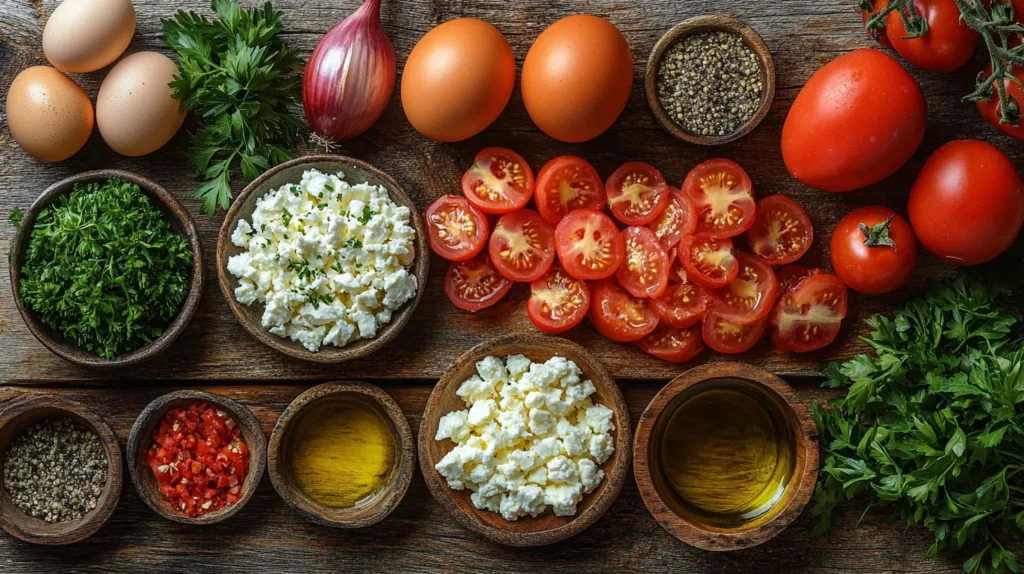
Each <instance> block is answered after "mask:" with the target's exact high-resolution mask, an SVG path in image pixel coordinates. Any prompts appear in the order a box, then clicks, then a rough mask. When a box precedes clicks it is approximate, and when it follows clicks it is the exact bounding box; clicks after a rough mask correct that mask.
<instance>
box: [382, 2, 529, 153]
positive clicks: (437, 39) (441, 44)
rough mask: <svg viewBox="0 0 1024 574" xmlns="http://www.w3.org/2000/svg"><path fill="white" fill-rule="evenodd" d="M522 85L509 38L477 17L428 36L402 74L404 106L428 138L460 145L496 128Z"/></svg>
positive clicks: (443, 26)
mask: <svg viewBox="0 0 1024 574" xmlns="http://www.w3.org/2000/svg"><path fill="white" fill-rule="evenodd" d="M515 83H516V60H515V55H514V54H513V53H512V47H511V46H510V45H509V43H508V40H506V39H505V36H503V35H502V33H501V32H500V31H499V30H498V29H497V28H495V27H494V26H492V25H490V24H488V23H487V22H484V21H482V20H477V19H474V18H458V19H456V20H450V21H448V22H445V23H444V24H441V25H440V26H437V27H436V28H434V29H433V30H431V31H429V32H427V34H426V35H425V36H423V38H421V39H420V41H419V42H418V43H417V44H416V46H415V47H414V48H413V49H412V52H411V53H410V54H409V59H408V60H407V61H406V64H405V69H404V70H403V71H402V107H403V108H404V109H405V115H406V117H407V118H409V123H411V124H412V125H413V127H414V128H416V130H417V131H419V132H420V133H421V134H423V135H425V136H427V137H428V138H431V139H434V140H437V141H443V142H454V141H459V140H464V139H466V138H469V137H472V136H474V135H476V134H478V133H480V132H481V131H483V130H484V129H485V128H486V127H487V126H489V125H491V124H492V123H494V120H496V119H497V118H498V116H499V115H500V114H501V111H502V110H504V109H505V106H506V105H507V104H508V101H509V98H511V97H512V90H513V89H514V88H515Z"/></svg>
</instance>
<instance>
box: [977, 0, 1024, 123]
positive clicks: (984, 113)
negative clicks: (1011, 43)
mask: <svg viewBox="0 0 1024 574" xmlns="http://www.w3.org/2000/svg"><path fill="white" fill-rule="evenodd" d="M1021 16H1022V17H1024V14H1021ZM991 73H992V65H991V64H990V65H989V66H988V67H986V68H985V75H986V76H988V75H990V74H991ZM1008 73H1009V74H1011V75H1012V76H1013V77H1014V78H1016V79H1017V82H1024V68H1022V67H1014V68H1011V69H1010V70H1009V71H1008ZM1017 82H1014V81H1013V80H1011V79H1010V78H1006V79H1004V80H1003V87H1004V88H1005V90H1006V94H1007V95H1008V96H1009V97H1010V98H1011V100H1012V101H1015V102H1017V105H1018V106H1020V107H1021V108H1022V109H1024V88H1022V87H1021V84H1019V83H1017ZM977 105H978V112H980V113H981V117H983V118H985V121H986V122H988V123H989V124H991V125H992V126H994V127H995V128H996V129H997V130H999V131H1001V132H1003V133H1004V134H1006V135H1008V136H1010V137H1011V138H1013V139H1015V140H1017V141H1024V119H1021V121H1019V122H1017V125H1016V126H1014V125H1013V124H1004V123H1000V122H1001V120H1002V119H1003V113H1002V110H1001V109H1000V107H999V94H998V93H997V91H996V89H995V86H993V87H992V96H991V97H990V98H989V99H987V100H981V101H980V102H978V104H977Z"/></svg>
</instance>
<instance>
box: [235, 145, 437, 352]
mask: <svg viewBox="0 0 1024 574" xmlns="http://www.w3.org/2000/svg"><path fill="white" fill-rule="evenodd" d="M415 213H416V206H415V204H414V203H413V202H412V199H410V198H409V196H408V195H407V194H406V193H405V192H404V191H403V190H402V188H401V186H400V185H399V184H398V182H397V181H395V180H394V178H392V177H391V176H389V175H388V174H386V173H384V172H382V171H380V170H378V169H376V168H374V167H373V166H371V165H370V164H368V163H366V162H363V161H360V160H357V159H353V158H349V157H344V156H337V155H317V156H306V157H302V158H298V159H295V160H292V161H289V162H286V163H283V164H281V165H279V166H277V167H275V168H273V169H271V170H269V171H267V172H266V173H264V174H263V175H262V176H261V177H259V178H258V179H256V180H255V181H253V182H252V183H251V184H249V186H248V187H246V188H245V190H244V191H243V192H242V194H241V195H240V196H239V197H238V199H237V200H235V202H234V204H233V205H232V207H231V209H230V210H229V211H228V213H227V216H226V217H225V219H224V224H223V226H222V227H221V230H220V235H219V237H218V240H217V276H218V279H219V283H220V287H221V291H222V292H223V293H224V297H225V298H226V299H227V301H228V304H229V305H230V307H231V310H232V311H233V312H234V313H235V315H236V316H237V317H238V320H239V322H240V323H241V325H242V327H244V328H245V329H246V330H247V331H248V332H249V333H250V334H252V335H253V336H254V337H256V338H257V339H259V340H260V341H262V342H263V343H265V344H266V345H268V346H269V347H271V348H273V349H276V350H277V351H280V352H281V353H284V354H286V355H289V356H292V357H295V358H298V359H304V360H308V361H315V362H320V363H340V362H342V361H348V360H351V359H357V358H360V357H365V356H366V355H369V354H370V353H373V352H374V351H376V350H377V349H380V348H381V347H383V346H384V345H386V344H387V343H388V342H389V341H391V340H392V339H393V338H394V337H395V336H396V335H397V334H398V333H399V332H400V331H401V330H402V328H403V327H404V326H405V325H406V323H408V321H409V319H410V318H411V317H412V314H413V312H414V311H415V308H416V305H417V304H418V303H419V300H420V298H421V297H422V295H423V291H424V288H425V286H426V278H427V270H428V265H429V256H428V254H427V246H426V241H425V237H426V236H425V233H424V230H423V223H422V221H420V218H419V217H416V216H415Z"/></svg>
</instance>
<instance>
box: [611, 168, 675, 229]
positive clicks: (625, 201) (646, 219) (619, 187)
mask: <svg viewBox="0 0 1024 574" xmlns="http://www.w3.org/2000/svg"><path fill="white" fill-rule="evenodd" d="M604 189H605V191H606V192H607V193H608V207H609V208H610V209H611V210H612V215H614V216H615V219H618V220H619V221H621V222H622V223H625V224H626V225H647V224H648V223H650V222H652V221H654V220H655V219H657V218H658V216H659V215H661V212H662V211H665V206H666V205H668V196H669V188H668V184H667V183H665V178H664V177H662V175H661V172H660V171H658V170H657V169H656V168H655V167H654V166H653V165H651V164H648V163H643V162H639V161H631V162H629V163H626V164H623V165H622V166H621V167H619V169H617V170H615V171H613V172H612V174H611V175H610V176H608V181H606V182H605V184H604Z"/></svg>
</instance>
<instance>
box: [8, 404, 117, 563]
mask: <svg viewBox="0 0 1024 574" xmlns="http://www.w3.org/2000/svg"><path fill="white" fill-rule="evenodd" d="M50 417H69V418H71V419H72V420H74V421H75V422H77V423H79V424H81V425H82V426H84V427H85V428H87V429H89V430H91V431H92V432H93V433H95V434H96V436H98V437H99V439H100V441H101V442H102V443H103V449H104V450H105V451H106V453H107V484H106V486H105V487H104V489H103V494H101V495H100V499H99V501H98V502H97V503H96V508H94V509H92V510H90V511H89V512H87V513H86V514H85V516H83V517H81V518H78V519H75V520H69V521H67V522H58V523H48V522H46V521H44V520H40V519H38V518H34V517H32V516H29V515H27V514H25V513H24V512H23V511H22V510H21V509H20V508H18V507H17V506H16V505H15V504H14V502H13V501H12V500H11V496H10V493H8V492H7V489H6V488H0V527H3V529H4V530H6V531H7V532H9V533H10V534H11V535H13V536H15V537H16V538H20V539H21V540H24V541H25V542H31V543H33V544H49V545H57V544H72V543H74V542H79V541H82V540H85V539H86V538H88V537H90V536H92V535H93V533H95V532H96V531H97V530H99V529H100V527H101V526H103V524H104V523H105V522H106V521H107V519H108V518H110V515H111V514H113V513H114V508H116V507H117V503H118V501H119V500H120V499H121V446H120V445H119V444H118V442H117V436H116V435H114V431H113V430H111V428H110V426H109V425H108V424H107V423H106V421H104V420H103V418H102V417H100V416H99V415H97V414H94V413H92V412H91V411H89V410H88V409H86V408H85V406H84V405H82V404H79V403H77V402H75V401H72V400H69V399H65V398H62V397H61V396H59V395H50V394H47V395H35V394H30V393H25V394H24V395H22V396H20V397H18V398H17V399H15V400H14V402H13V403H11V404H10V405H9V406H8V407H7V408H6V409H4V411H3V412H0V466H2V461H3V460H4V457H6V456H7V449H8V447H9V446H10V445H11V441H13V440H14V438H15V437H16V436H17V435H18V433H19V432H21V431H22V429H24V428H25V427H27V426H28V425H30V424H33V423H35V422H36V421H39V420H41V419H46V418H50ZM0 483H2V478H0Z"/></svg>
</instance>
